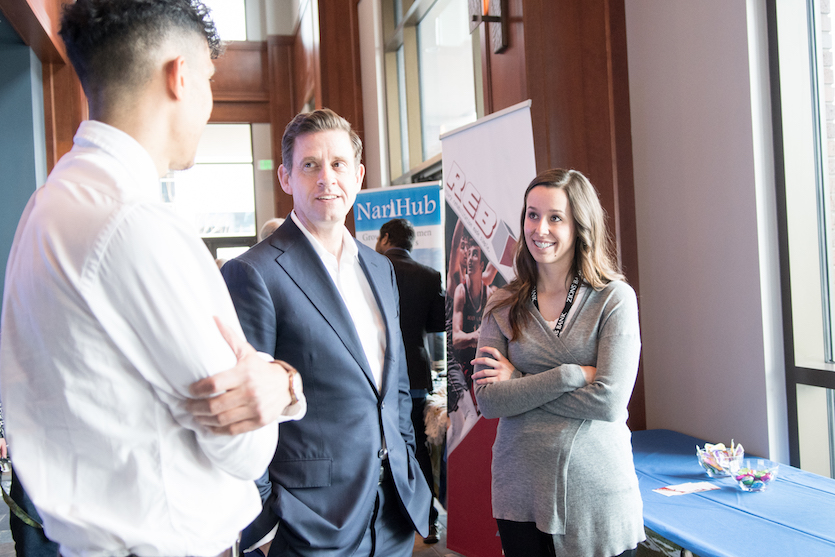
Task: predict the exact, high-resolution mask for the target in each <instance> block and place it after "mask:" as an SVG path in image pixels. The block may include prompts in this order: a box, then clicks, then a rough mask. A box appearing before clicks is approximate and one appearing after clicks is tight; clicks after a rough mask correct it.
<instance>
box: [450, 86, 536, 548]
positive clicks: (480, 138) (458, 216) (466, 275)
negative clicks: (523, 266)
mask: <svg viewBox="0 0 835 557" xmlns="http://www.w3.org/2000/svg"><path fill="white" fill-rule="evenodd" d="M530 106H531V102H530V101H525V102H523V103H519V104H517V105H514V106H512V107H510V108H507V109H505V110H502V111H500V112H496V113H494V114H491V115H489V116H486V117H484V118H482V119H480V120H478V121H476V122H474V123H472V124H470V125H467V126H464V127H462V128H459V129H457V130H454V131H451V132H449V133H445V134H443V135H442V136H441V146H442V147H441V148H442V154H443V190H444V197H445V199H446V225H445V227H446V248H447V255H448V259H447V284H446V288H447V377H448V386H447V393H448V400H447V410H448V414H449V419H450V428H449V430H448V431H447V512H448V516H447V520H448V521H447V528H448V532H447V547H448V548H449V549H451V550H453V551H457V552H459V553H461V554H463V555H466V556H467V557H501V555H502V550H501V543H500V540H499V537H498V530H497V527H496V522H495V520H493V513H492V506H491V500H490V463H491V460H492V459H491V456H492V446H493V440H494V439H495V433H496V426H497V425H498V420H486V419H484V418H482V417H481V413H480V412H479V409H478V405H477V402H476V399H475V396H474V391H473V388H472V377H471V376H472V372H473V370H472V368H473V366H472V364H471V363H470V361H471V360H472V359H473V358H474V357H475V356H476V353H475V351H476V344H477V343H478V339H477V334H475V335H474V334H472V333H474V332H476V333H477V331H478V327H479V325H480V324H481V317H482V312H483V310H484V306H485V303H486V300H487V298H488V297H489V295H490V294H491V293H492V292H493V291H494V290H495V289H496V288H500V287H501V286H503V285H504V284H506V283H507V282H508V281H510V280H512V279H513V277H514V271H513V254H514V249H515V246H516V240H517V239H518V238H519V235H520V231H519V218H520V215H521V211H522V197H523V196H524V193H525V188H527V186H528V184H529V183H530V181H531V180H532V179H533V177H534V176H535V175H536V161H535V157H534V146H533V129H532V125H531V113H530Z"/></svg>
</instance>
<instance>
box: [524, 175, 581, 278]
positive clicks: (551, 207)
mask: <svg viewBox="0 0 835 557" xmlns="http://www.w3.org/2000/svg"><path fill="white" fill-rule="evenodd" d="M576 240H577V233H576V231H575V225H574V215H573V214H572V212H571V205H570V204H569V202H568V196H567V195H566V193H565V191H563V190H562V189H560V188H554V187H547V186H536V187H535V188H533V189H532V190H531V191H530V192H528V199H527V204H526V207H525V243H526V245H527V246H528V250H529V251H530V252H531V255H532V256H533V258H534V260H535V261H536V264H537V266H541V265H556V266H558V268H559V270H561V271H562V270H565V272H568V270H569V269H570V267H571V263H572V261H573V259H574V244H575V242H576Z"/></svg>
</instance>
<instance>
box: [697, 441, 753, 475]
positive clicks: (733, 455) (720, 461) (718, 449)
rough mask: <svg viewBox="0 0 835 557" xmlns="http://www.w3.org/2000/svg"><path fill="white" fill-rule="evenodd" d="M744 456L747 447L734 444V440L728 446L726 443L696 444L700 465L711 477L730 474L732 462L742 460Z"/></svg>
mask: <svg viewBox="0 0 835 557" xmlns="http://www.w3.org/2000/svg"><path fill="white" fill-rule="evenodd" d="M744 456H745V449H743V448H742V445H738V444H737V445H734V442H733V440H731V446H730V447H726V446H725V444H724V443H716V444H712V443H705V446H704V448H700V447H699V446H698V445H696V457H697V458H698V459H699V465H700V466H701V467H702V468H704V470H705V472H707V475H708V476H710V477H711V478H716V477H721V476H730V475H731V463H732V462H739V461H741V460H742V458H743V457H744Z"/></svg>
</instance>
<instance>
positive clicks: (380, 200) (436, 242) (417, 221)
mask: <svg viewBox="0 0 835 557" xmlns="http://www.w3.org/2000/svg"><path fill="white" fill-rule="evenodd" d="M397 218H401V219H406V220H408V221H409V222H411V223H412V226H414V227H415V244H414V247H413V248H412V254H411V255H412V259H414V260H415V261H417V262H418V263H423V264H424V265H427V266H429V267H432V268H433V269H435V270H437V271H438V272H439V273H441V275H443V274H444V229H443V199H442V197H441V185H440V184H438V182H425V183H422V184H412V185H408V186H392V187H389V188H375V189H368V190H362V191H360V192H359V193H358V194H357V200H356V201H355V202H354V230H355V231H356V232H355V236H356V238H357V240H359V241H360V242H362V243H363V244H365V245H366V246H369V247H371V248H374V246H375V245H376V244H377V238H379V237H380V227H381V226H383V225H384V224H385V223H387V222H388V221H390V220H391V219H397Z"/></svg>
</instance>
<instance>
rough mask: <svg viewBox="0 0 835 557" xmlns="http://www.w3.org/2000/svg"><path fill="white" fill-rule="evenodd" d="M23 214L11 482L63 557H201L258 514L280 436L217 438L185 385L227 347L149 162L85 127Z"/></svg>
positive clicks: (8, 350)
mask: <svg viewBox="0 0 835 557" xmlns="http://www.w3.org/2000/svg"><path fill="white" fill-rule="evenodd" d="M74 141H75V145H74V147H73V149H72V151H71V152H70V153H68V154H67V155H66V156H64V157H63V158H62V159H61V161H59V163H58V164H57V165H56V166H55V169H54V170H53V172H52V173H51V174H50V176H49V178H48V180H47V182H46V185H44V186H43V187H42V188H40V189H39V190H38V191H37V192H36V193H35V194H34V195H33V196H32V198H31V199H30V200H29V203H28V205H27V206H26V209H25V211H24V213H23V216H22V218H21V220H20V224H19V225H18V228H17V232H16V234H15V240H14V244H13V246H12V249H11V254H10V257H9V263H8V266H7V271H6V285H5V292H4V297H3V316H2V329H1V330H2V336H0V340H2V342H0V392H2V397H3V406H4V408H3V410H4V411H5V418H6V426H7V433H8V439H9V445H10V447H11V450H12V452H13V458H14V468H15V472H16V473H17V474H19V477H20V478H21V480H22V482H23V484H24V486H25V488H26V491H27V492H28V494H29V496H30V497H31V498H32V501H33V502H34V504H35V506H36V507H37V508H38V510H39V512H40V515H41V517H42V518H43V521H44V526H45V531H46V534H47V536H48V537H49V538H50V539H52V540H54V541H56V542H58V543H59V544H60V546H61V554H62V555H64V556H65V557H75V556H93V557H95V556H105V555H109V556H117V557H118V556H123V555H128V554H136V555H140V556H143V557H145V556H147V557H152V556H169V557H173V556H186V555H194V556H210V555H216V554H218V553H219V552H221V551H222V550H224V549H226V548H228V547H230V545H231V544H232V542H233V541H234V540H235V539H236V537H237V535H238V532H239V531H240V530H241V529H242V528H243V527H245V526H246V525H247V524H248V523H249V522H250V521H251V520H252V519H253V518H254V517H255V516H256V515H257V514H258V512H259V511H260V509H261V504H260V500H259V496H258V492H257V490H256V488H255V485H254V483H253V481H252V480H254V479H255V478H258V477H259V476H260V475H261V474H262V473H263V472H264V470H265V469H266V468H267V465H268V464H269V462H270V460H271V458H272V455H273V452H274V451H275V447H276V442H277V435H278V427H277V426H275V425H273V426H268V427H264V428H262V429H260V430H257V431H254V432H251V433H247V434H243V435H237V436H234V437H232V436H221V435H215V434H213V433H211V432H210V431H208V430H207V429H206V428H204V427H202V426H200V425H199V424H197V423H196V422H195V421H194V419H193V418H192V416H191V415H190V414H189V413H188V412H187V411H186V409H185V402H186V399H187V397H188V387H189V385H190V384H191V383H192V382H194V381H196V380H198V379H201V378H204V377H207V376H210V375H212V374H214V373H217V372H219V371H222V370H226V369H229V368H231V367H233V366H234V365H235V356H234V354H233V353H232V351H231V350H230V349H229V347H228V346H227V344H226V342H225V341H224V340H223V338H222V337H221V336H220V333H219V332H218V330H217V328H216V326H215V323H214V322H213V319H212V316H215V315H216V316H218V317H220V318H221V319H222V320H223V321H224V322H226V323H227V324H228V325H229V326H231V327H233V329H234V330H236V331H237V332H238V334H240V335H241V336H243V333H242V332H241V329H240V325H239V323H238V319H237V317H236V314H235V310H234V308H233V306H232V302H231V300H230V298H229V294H228V292H227V290H226V286H225V284H224V282H223V279H222V278H221V276H220V273H219V272H218V270H217V267H216V265H215V262H214V261H213V260H212V257H211V255H210V253H209V251H208V250H207V249H206V247H205V245H204V244H203V242H202V241H201V239H200V238H199V237H198V236H197V234H196V232H195V231H194V230H193V229H192V228H191V227H190V226H189V225H188V224H186V223H185V222H184V221H182V220H181V219H180V218H179V217H178V216H177V215H176V214H175V213H174V212H173V210H172V209H171V208H170V207H169V206H167V205H165V204H163V203H162V202H161V201H160V182H159V177H158V175H157V171H156V168H155V166H154V163H153V161H152V159H151V157H150V156H149V155H148V153H147V152H146V151H145V150H144V149H143V148H142V147H141V146H140V145H139V143H137V142H136V141H135V140H134V139H133V138H131V137H130V136H128V135H127V134H125V133H123V132H121V131H119V130H117V129H115V128H112V127H110V126H107V125H105V124H102V123H100V122H95V121H87V122H84V123H82V124H81V127H80V128H79V130H78V133H77V134H76V136H75V140H74Z"/></svg>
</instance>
